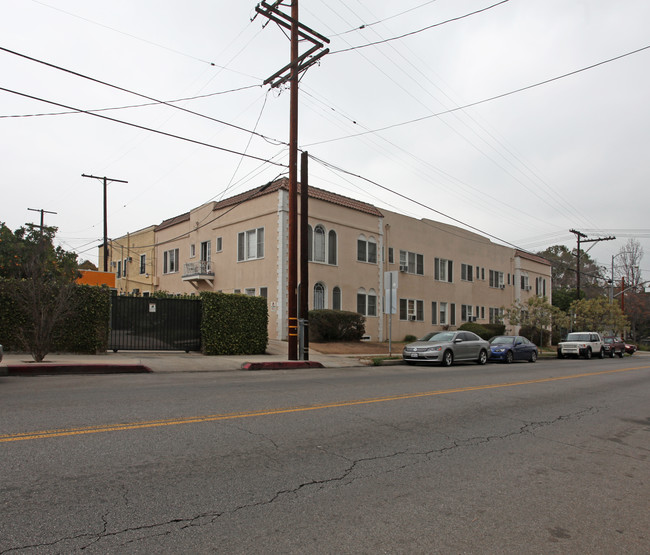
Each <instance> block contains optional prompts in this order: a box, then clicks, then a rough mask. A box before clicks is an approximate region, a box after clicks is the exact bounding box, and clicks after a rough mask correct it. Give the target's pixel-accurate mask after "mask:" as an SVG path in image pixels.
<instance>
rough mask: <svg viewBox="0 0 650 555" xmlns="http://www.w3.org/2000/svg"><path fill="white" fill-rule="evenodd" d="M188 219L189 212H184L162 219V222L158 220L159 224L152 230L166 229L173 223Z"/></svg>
mask: <svg viewBox="0 0 650 555" xmlns="http://www.w3.org/2000/svg"><path fill="white" fill-rule="evenodd" d="M189 219H190V213H189V212H185V214H181V215H180V216H174V217H173V218H169V219H167V220H163V221H162V222H160V224H159V225H157V226H156V227H155V229H154V231H160V230H162V229H166V228H168V227H171V226H173V225H176V224H180V223H181V222H187V221H189Z"/></svg>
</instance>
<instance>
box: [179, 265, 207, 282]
mask: <svg viewBox="0 0 650 555" xmlns="http://www.w3.org/2000/svg"><path fill="white" fill-rule="evenodd" d="M193 280H206V281H210V282H212V281H214V271H213V270H212V262H211V261H210V260H201V261H199V262H186V263H185V264H183V281H193Z"/></svg>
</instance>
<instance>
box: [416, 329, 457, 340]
mask: <svg viewBox="0 0 650 555" xmlns="http://www.w3.org/2000/svg"><path fill="white" fill-rule="evenodd" d="M454 334H455V332H453V331H439V332H432V333H427V334H426V335H425V336H424V337H423V338H422V339H420V341H431V342H436V343H442V342H444V341H451V340H452V339H453V338H454Z"/></svg>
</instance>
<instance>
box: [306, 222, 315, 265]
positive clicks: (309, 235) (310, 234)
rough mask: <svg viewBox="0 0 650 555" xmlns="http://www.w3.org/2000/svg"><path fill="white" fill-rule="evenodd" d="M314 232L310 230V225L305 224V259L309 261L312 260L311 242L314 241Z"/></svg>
mask: <svg viewBox="0 0 650 555" xmlns="http://www.w3.org/2000/svg"><path fill="white" fill-rule="evenodd" d="M313 237H314V234H313V232H312V230H311V226H310V225H308V226H307V260H309V261H310V262H311V261H312V260H313V248H312V247H313V242H314V239H313Z"/></svg>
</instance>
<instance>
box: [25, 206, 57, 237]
mask: <svg viewBox="0 0 650 555" xmlns="http://www.w3.org/2000/svg"><path fill="white" fill-rule="evenodd" d="M27 210H31V211H32V212H40V213H41V225H40V226H39V227H40V229H41V239H43V229H45V224H44V223H43V220H44V214H56V212H50V211H49V210H43V209H42V208H28V209H27Z"/></svg>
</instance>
